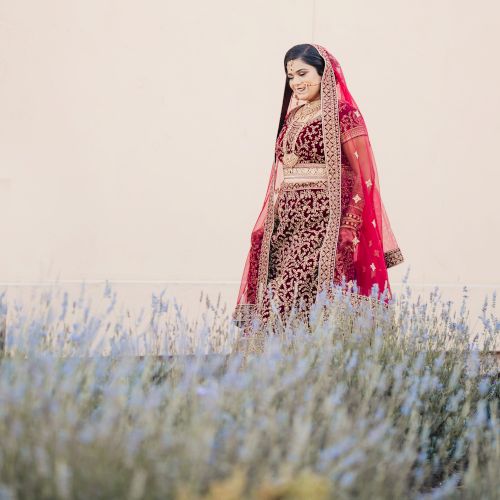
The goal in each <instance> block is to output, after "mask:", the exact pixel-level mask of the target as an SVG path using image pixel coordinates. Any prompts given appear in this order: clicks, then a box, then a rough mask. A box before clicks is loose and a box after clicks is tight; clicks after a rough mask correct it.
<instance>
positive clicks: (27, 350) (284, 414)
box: [0, 286, 500, 500]
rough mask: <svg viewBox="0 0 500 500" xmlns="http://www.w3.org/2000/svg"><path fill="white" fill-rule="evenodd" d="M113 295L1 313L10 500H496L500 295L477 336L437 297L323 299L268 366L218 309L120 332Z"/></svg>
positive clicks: (211, 306)
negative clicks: (369, 301) (499, 305)
mask: <svg viewBox="0 0 500 500" xmlns="http://www.w3.org/2000/svg"><path fill="white" fill-rule="evenodd" d="M82 290H83V288H82ZM58 294H59V295H58ZM104 295H105V298H106V300H108V303H107V307H106V308H105V310H104V311H103V312H102V313H100V314H97V313H93V312H92V311H91V308H90V306H89V303H88V302H86V300H85V294H84V293H83V292H82V293H81V294H80V297H79V298H77V299H75V300H74V301H71V300H70V299H69V296H68V294H67V293H66V292H64V291H59V292H57V291H56V290H50V291H48V292H47V291H44V292H43V293H42V294H41V296H40V297H39V298H33V300H32V301H31V304H30V307H25V306H23V305H20V304H15V305H12V306H9V310H8V311H6V310H5V303H3V305H2V308H3V309H2V311H3V313H5V312H7V313H8V315H9V321H8V322H7V323H8V324H7V338H6V350H5V354H4V356H3V357H2V358H1V360H0V436H1V438H0V439H1V445H0V498H1V499H4V498H5V499H6V498H12V499H14V498H40V499H44V498H47V499H49V498H50V499H54V498H82V499H83V498H85V499H88V498H92V499H98V498H120V499H142V498H148V499H149V498H162V499H165V498H167V499H168V498H172V499H174V498H175V499H177V498H178V499H191V498H207V499H228V500H229V499H240V498H258V499H302V498H304V499H310V498H314V499H316V498H318V499H322V498H370V499H373V498H418V499H427V498H429V499H430V498H473V497H474V498H481V499H483V498H492V499H493V498H498V497H499V494H500V478H499V471H500V412H499V410H500V405H499V403H500V387H499V378H498V366H496V365H495V364H494V360H493V359H492V358H491V357H488V356H486V354H485V351H487V350H491V348H492V345H493V342H494V341H496V340H498V332H499V329H500V324H499V322H498V319H497V316H496V315H495V308H496V295H495V293H494V294H493V296H492V298H491V300H490V299H489V298H486V301H485V306H484V307H483V310H482V313H481V328H480V329H479V330H478V331H477V332H470V331H469V329H468V326H467V324H468V321H467V316H468V314H469V312H468V310H467V307H466V306H465V300H464V303H463V304H462V307H460V309H459V310H458V311H454V310H453V307H452V304H451V303H450V302H443V301H442V300H441V297H440V293H439V289H437V288H436V289H435V290H433V291H432V292H431V294H430V296H429V297H428V299H426V300H425V301H423V300H422V298H421V297H419V298H418V299H417V300H414V299H413V298H412V290H411V287H409V286H406V287H405V288H404V291H403V293H402V294H401V295H399V296H397V297H396V301H395V303H394V304H393V305H392V306H391V307H390V308H389V309H388V310H386V309H383V308H379V309H377V308H375V309H371V308H370V307H368V306H366V305H361V306H355V307H354V306H352V304H351V303H350V301H349V300H348V297H347V298H346V297H342V298H341V297H340V296H339V299H338V300H336V301H334V302H332V303H324V302H323V303H320V302H319V301H318V304H317V305H315V306H314V307H313V308H312V309H311V316H310V319H311V325H312V326H311V328H310V329H306V328H305V325H304V324H302V323H300V322H296V323H295V324H293V323H290V324H288V325H287V324H284V325H281V326H280V328H279V329H276V330H275V331H274V334H273V335H268V336H265V337H264V338H263V339H260V340H261V344H262V345H261V346H262V349H261V350H260V351H259V352H258V353H257V354H253V353H252V352H251V351H245V350H246V349H247V348H248V347H249V345H250V343H251V339H246V341H245V342H241V339H240V338H239V332H238V331H237V330H236V329H235V328H234V327H232V326H231V325H230V324H229V318H228V314H227V311H226V309H225V306H221V304H220V300H219V301H217V302H216V303H213V302H212V301H211V300H210V298H208V297H206V296H204V295H203V294H202V295H201V297H200V300H201V302H202V303H204V304H205V306H206V312H205V313H204V314H203V315H202V318H201V319H199V320H196V321H193V320H191V322H190V320H189V319H188V318H185V317H183V316H182V314H181V312H180V309H179V307H178V306H177V305H176V304H175V301H174V304H172V302H170V301H169V300H166V298H165V297H164V294H161V295H160V296H157V295H153V297H152V304H151V309H150V311H149V312H148V314H145V315H144V314H142V315H141V316H142V317H139V318H132V317H131V315H130V314H129V313H128V312H125V313H124V314H123V315H118V319H117V320H116V321H114V322H113V321H111V319H110V318H111V316H110V313H111V312H112V311H113V310H114V307H115V304H116V295H113V294H112V290H111V288H110V287H109V286H107V287H106V289H105V291H104ZM34 297H35V296H34ZM57 297H59V299H58V300H57V301H56V298H57ZM3 299H4V301H5V298H4V297H3ZM0 303H2V302H1V301H0ZM56 309H57V310H58V312H57V313H56V312H55V311H56ZM325 311H327V312H328V314H324V313H325ZM479 339H482V341H483V345H481V346H479V344H478V341H479ZM141 349H142V351H141ZM139 351H141V352H142V353H143V354H144V353H147V354H178V355H172V356H170V357H168V356H164V357H157V356H149V355H148V356H145V357H138V356H136V355H135V354H137V353H139ZM182 353H183V354H184V355H181V354H182Z"/></svg>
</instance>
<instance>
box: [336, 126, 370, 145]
mask: <svg viewBox="0 0 500 500" xmlns="http://www.w3.org/2000/svg"><path fill="white" fill-rule="evenodd" d="M359 135H368V132H367V130H366V127H365V126H364V125H358V126H357V127H354V128H351V129H349V130H346V131H345V132H343V133H342V135H341V137H340V141H341V142H342V143H344V142H347V141H349V140H350V139H353V138H354V137H358V136H359Z"/></svg>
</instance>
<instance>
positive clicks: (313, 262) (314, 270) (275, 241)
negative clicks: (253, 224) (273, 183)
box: [260, 183, 357, 322]
mask: <svg viewBox="0 0 500 500" xmlns="http://www.w3.org/2000/svg"><path fill="white" fill-rule="evenodd" d="M325 184H326V183H323V186H322V187H320V186H318V185H314V184H313V183H309V184H307V183H304V184H298V183H296V184H287V185H283V186H282V189H281V190H280V194H279V195H278V200H277V223H276V225H275V227H274V230H273V233H272V236H271V250H270V256H269V274H268V283H267V284H268V287H269V290H270V293H271V295H272V299H273V300H274V301H275V303H276V305H277V307H278V309H279V312H280V315H282V316H283V315H287V314H289V313H290V311H291V309H292V307H293V306H294V305H295V306H298V307H301V306H306V307H308V308H309V307H310V306H311V305H312V303H313V302H314V300H315V299H316V294H317V291H318V288H317V286H318V279H317V277H318V272H319V252H320V250H321V247H322V244H323V240H324V237H325V234H326V227H327V223H328V217H329V204H328V192H327V190H326V186H325ZM317 187H319V188H317ZM356 234H357V233H356ZM339 239H340V236H339ZM342 275H344V276H345V279H346V281H349V280H354V279H355V267H354V246H346V247H344V249H343V250H342V251H338V252H337V255H336V265H335V272H334V283H337V284H340V283H341V282H342ZM300 301H302V304H301V303H300ZM270 311H271V305H270V297H269V292H268V291H266V295H265V296H264V300H263V304H262V308H261V311H260V313H261V319H262V320H263V321H264V322H266V321H267V320H268V318H269V316H270Z"/></svg>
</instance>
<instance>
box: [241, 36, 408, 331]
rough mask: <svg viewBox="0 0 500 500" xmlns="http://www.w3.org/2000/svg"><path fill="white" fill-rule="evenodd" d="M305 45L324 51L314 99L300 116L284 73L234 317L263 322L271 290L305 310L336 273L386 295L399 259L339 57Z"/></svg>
mask: <svg viewBox="0 0 500 500" xmlns="http://www.w3.org/2000/svg"><path fill="white" fill-rule="evenodd" d="M313 45H314V47H316V49H317V50H318V52H319V53H320V55H321V56H322V57H323V59H324V61H325V69H324V72H323V75H322V79H321V90H320V92H321V101H320V106H317V107H318V109H317V111H315V112H313V113H312V114H311V115H310V116H306V118H305V119H298V118H297V117H299V115H300V109H301V108H302V107H303V106H302V105H297V103H296V104H295V105H294V104H293V101H292V99H291V94H292V92H291V89H290V87H289V85H288V81H287V80H285V91H284V96H283V104H282V113H281V119H280V124H279V127H278V133H277V139H276V146H275V158H274V162H273V165H272V168H271V173H270V177H269V182H268V187H267V192H266V196H265V199H264V203H263V205H262V208H261V211H260V214H259V217H258V218H257V221H256V223H255V225H254V228H253V230H252V234H251V237H250V249H249V252H248V255H247V259H246V262H245V267H244V270H243V276H242V279H241V284H240V289H239V293H238V297H237V301H236V306H235V309H234V311H233V314H232V319H233V321H234V322H235V324H236V325H238V326H245V325H246V324H248V323H250V322H251V321H252V320H253V319H257V320H259V322H260V324H261V325H263V324H264V325H265V324H266V323H267V322H268V320H269V318H270V315H271V304H270V299H272V300H273V301H274V303H275V305H276V307H277V309H278V311H279V313H280V315H282V317H283V318H284V317H286V315H288V314H289V313H290V311H291V310H292V308H293V307H294V306H300V308H301V309H302V310H303V311H307V310H308V308H309V307H310V306H311V305H312V304H313V302H314V301H315V300H316V296H317V294H318V293H320V292H322V291H325V292H326V293H327V294H328V296H329V297H330V298H332V297H333V294H334V289H335V286H336V285H341V284H342V283H344V284H345V283H349V282H350V283H349V284H351V285H354V284H355V286H354V288H352V287H350V290H351V291H350V293H351V296H352V297H356V296H357V297H359V298H369V300H372V301H373V300H375V301H376V302H378V301H380V302H381V303H383V304H386V303H387V302H388V301H389V300H390V299H391V290H390V285H389V281H388V273H387V269H388V268H390V267H392V266H394V265H397V264H399V263H401V262H403V255H402V253H401V250H400V249H399V247H398V244H397V242H396V239H395V237H394V234H393V232H392V229H391V226H390V223H389V220H388V217H387V214H386V211H385V208H384V205H383V203H382V200H381V197H380V189H379V182H378V174H377V167H376V163H375V159H374V156H373V151H372V147H371V143H370V140H369V137H368V130H367V127H366V123H365V121H364V119H363V116H362V114H361V112H360V111H359V108H358V106H357V105H356V102H355V100H354V98H353V97H352V96H351V94H350V93H349V90H348V89H347V85H346V82H345V79H344V76H343V73H342V70H341V68H340V65H339V63H338V61H337V60H336V59H335V58H334V57H333V56H332V55H331V54H330V53H329V52H328V51H327V50H326V49H325V48H324V47H322V46H320V45H317V44H313ZM285 142H286V144H285ZM290 152H292V153H293V155H292V156H294V161H292V162H290V161H289V160H288V157H289V156H290V155H287V154H286V153H290ZM297 179H298V180H297ZM346 234H350V237H346ZM352 235H354V237H353V238H352ZM343 293H345V289H344V290H343ZM304 306H305V309H304Z"/></svg>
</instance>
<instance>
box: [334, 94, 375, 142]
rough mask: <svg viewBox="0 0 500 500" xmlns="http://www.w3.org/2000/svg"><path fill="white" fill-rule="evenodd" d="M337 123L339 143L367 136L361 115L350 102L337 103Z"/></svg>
mask: <svg viewBox="0 0 500 500" xmlns="http://www.w3.org/2000/svg"><path fill="white" fill-rule="evenodd" d="M339 122H340V133H341V142H345V141H347V140H349V139H351V138H352V137H356V136H358V135H367V134H368V132H367V130H366V124H365V121H364V119H363V115H362V114H361V113H360V111H359V110H358V109H357V108H356V107H355V106H353V105H352V104H351V103H350V102H347V101H339Z"/></svg>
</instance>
